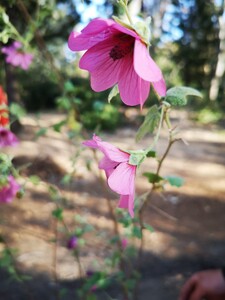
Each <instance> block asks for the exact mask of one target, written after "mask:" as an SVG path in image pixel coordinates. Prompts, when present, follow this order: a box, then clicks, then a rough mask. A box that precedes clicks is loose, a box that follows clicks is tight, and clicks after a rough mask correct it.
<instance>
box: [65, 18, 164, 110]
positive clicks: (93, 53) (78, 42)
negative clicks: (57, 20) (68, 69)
mask: <svg viewBox="0 0 225 300" xmlns="http://www.w3.org/2000/svg"><path fill="white" fill-rule="evenodd" d="M68 46H69V48H70V49H71V50H72V51H81V50H87V51H86V53H85V54H84V55H83V57H82V58H81V60H80V63H79V67H80V68H81V69H84V70H87V71H89V72H90V74H91V87H92V89H93V90H94V91H96V92H100V91H104V90H106V89H108V88H110V87H112V86H114V85H115V84H118V88H119V92H120V96H121V99H122V101H123V102H124V103H125V104H127V105H130V106H134V105H139V104H140V105H141V107H142V106H143V104H144V102H145V101H146V99H147V97H148V95H149V91H150V83H152V85H153V87H154V89H155V90H156V92H157V93H158V94H159V95H160V96H165V94H166V84H165V81H164V79H163V75H162V72H161V70H160V69H159V67H158V66H157V65H156V63H155V62H154V60H153V59H152V58H151V56H150V54H149V51H148V48H147V45H146V44H145V43H144V42H143V41H142V39H141V37H140V36H139V35H138V34H137V33H136V32H135V31H134V30H131V29H128V28H126V27H123V26H122V25H120V24H119V23H116V22H115V21H113V20H104V19H101V18H98V19H94V20H92V21H91V22H90V23H89V24H88V25H87V26H86V27H85V28H84V29H83V30H82V31H81V33H77V32H72V33H71V34H70V36H69V40H68Z"/></svg>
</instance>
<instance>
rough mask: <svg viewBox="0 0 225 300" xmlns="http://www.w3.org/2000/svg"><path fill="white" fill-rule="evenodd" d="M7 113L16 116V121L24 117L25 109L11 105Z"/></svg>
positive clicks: (14, 104)
mask: <svg viewBox="0 0 225 300" xmlns="http://www.w3.org/2000/svg"><path fill="white" fill-rule="evenodd" d="M9 111H10V113H11V114H12V115H14V116H16V117H17V118H18V119H20V118H22V117H24V116H25V115H26V111H25V109H24V108H23V107H22V106H21V105H19V104H18V103H12V104H11V105H10V107H9Z"/></svg>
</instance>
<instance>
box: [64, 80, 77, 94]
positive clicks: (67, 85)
mask: <svg viewBox="0 0 225 300" xmlns="http://www.w3.org/2000/svg"><path fill="white" fill-rule="evenodd" d="M64 90H65V91H66V92H68V93H72V92H75V91H76V88H75V86H74V85H73V83H72V82H71V81H66V82H65V84H64Z"/></svg>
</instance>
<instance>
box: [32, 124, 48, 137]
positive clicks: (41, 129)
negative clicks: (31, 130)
mask: <svg viewBox="0 0 225 300" xmlns="http://www.w3.org/2000/svg"><path fill="white" fill-rule="evenodd" d="M47 131H48V129H47V128H44V127H43V128H40V129H39V130H38V131H37V132H36V134H35V135H36V138H38V137H40V136H42V135H45V134H46V132H47Z"/></svg>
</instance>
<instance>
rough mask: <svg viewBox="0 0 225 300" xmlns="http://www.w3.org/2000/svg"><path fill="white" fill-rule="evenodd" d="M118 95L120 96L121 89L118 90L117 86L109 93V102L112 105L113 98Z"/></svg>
mask: <svg viewBox="0 0 225 300" xmlns="http://www.w3.org/2000/svg"><path fill="white" fill-rule="evenodd" d="M117 94H119V89H118V85H117V84H116V85H115V86H114V87H113V88H112V89H111V91H110V93H109V96H108V102H109V103H110V102H111V100H112V98H114V97H115V96H116V95H117Z"/></svg>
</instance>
